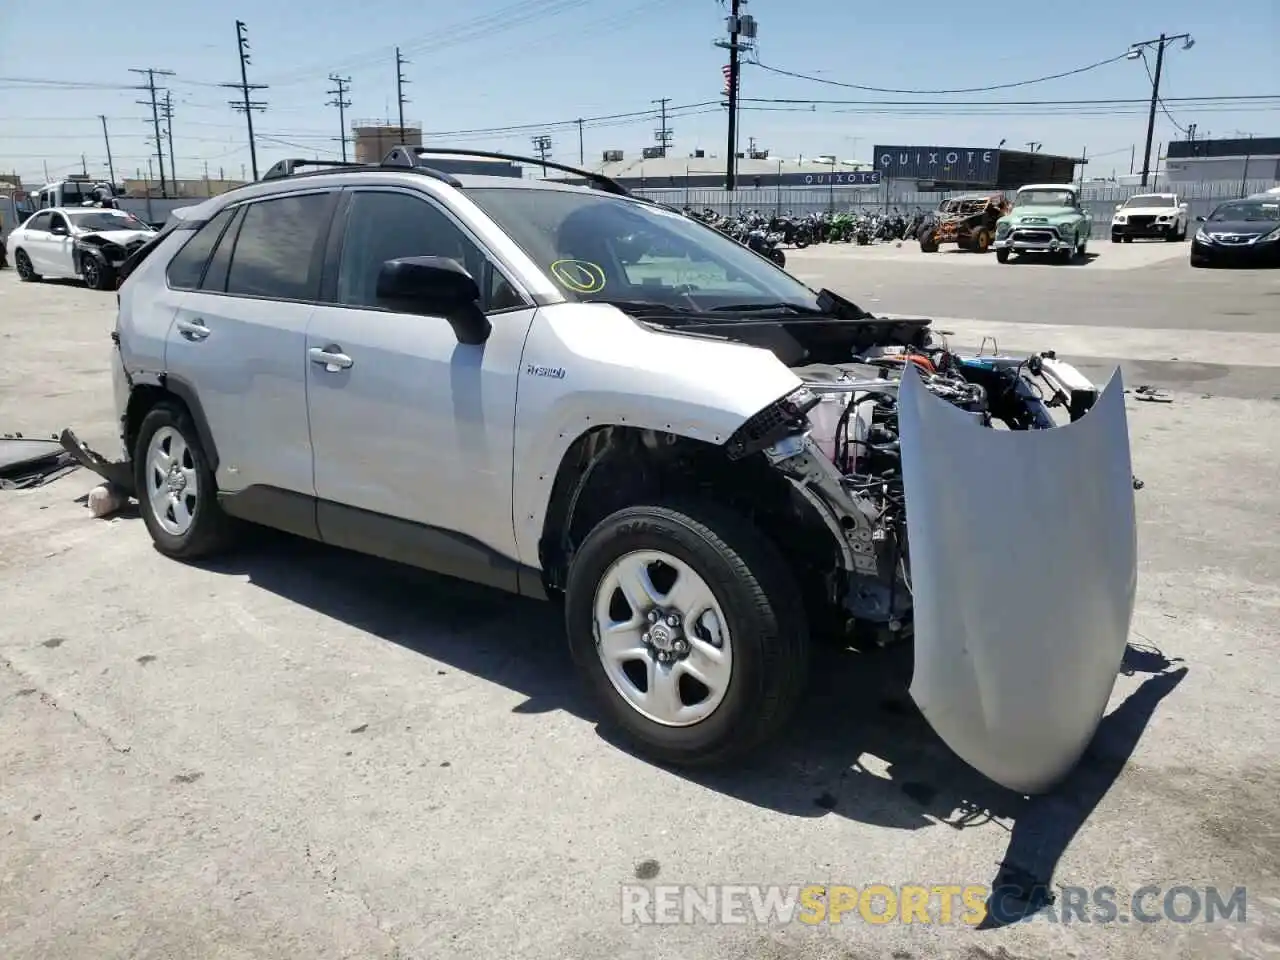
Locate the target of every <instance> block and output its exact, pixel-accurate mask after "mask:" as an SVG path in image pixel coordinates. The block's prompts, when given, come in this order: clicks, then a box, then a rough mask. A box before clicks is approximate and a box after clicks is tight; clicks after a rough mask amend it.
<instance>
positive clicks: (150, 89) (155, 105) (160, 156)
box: [129, 67, 173, 197]
mask: <svg viewBox="0 0 1280 960" xmlns="http://www.w3.org/2000/svg"><path fill="white" fill-rule="evenodd" d="M129 72H130V73H141V74H145V75H146V78H147V85H146V86H145V87H143V88H142V89H143V90H146V91H147V93H149V94H150V95H151V96H150V99H148V100H138V101H136V102H137V103H138V104H140V105H141V106H144V107H146V106H149V107H151V127H152V129H153V130H154V131H155V144H156V160H158V161H159V162H160V196H162V197H167V196H169V190H168V187H167V186H166V184H165V180H164V141H163V140H162V139H161V138H160V102H159V101H158V100H157V99H156V77H172V76H173V71H172V70H156V69H155V68H154V67H145V68H134V67H131V68H130V69H129Z"/></svg>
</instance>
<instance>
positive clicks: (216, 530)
mask: <svg viewBox="0 0 1280 960" xmlns="http://www.w3.org/2000/svg"><path fill="white" fill-rule="evenodd" d="M164 427H172V428H173V429H174V430H176V431H177V432H178V434H180V435H181V437H182V440H183V442H184V443H185V444H186V446H187V450H188V451H189V453H190V458H191V461H192V463H191V466H192V468H193V469H194V470H195V472H196V478H197V493H196V497H195V498H194V500H195V505H194V508H193V509H192V511H191V517H192V521H191V525H190V527H188V528H187V530H186V531H185V532H184V533H182V534H180V535H178V534H173V533H170V532H169V531H167V530H165V529H164V528H163V527H162V526H161V525H160V521H159V519H158V518H157V517H156V514H155V508H154V507H153V506H152V503H151V497H150V496H149V490H150V481H151V478H150V477H149V476H148V473H149V467H148V464H147V450H148V447H149V446H150V444H151V438H152V437H154V436H155V434H156V432H157V431H159V430H160V429H162V428H164ZM133 481H134V484H135V489H136V491H137V497H138V510H139V512H140V513H141V514H142V520H143V522H144V523H145V524H146V525H147V532H148V533H150V534H151V540H152V542H153V543H155V545H156V549H157V550H159V551H160V552H161V553H163V554H164V555H165V556H166V557H173V558H174V559H175V560H197V559H200V558H203V557H209V556H213V555H214V554H216V553H219V552H221V551H222V550H224V549H226V547H228V546H229V545H230V544H231V542H232V540H233V539H234V534H235V524H234V521H233V520H232V519H231V518H230V517H228V516H227V515H226V514H225V513H223V512H222V507H221V506H219V504H218V491H217V486H216V482H215V480H214V477H213V471H212V470H211V469H210V468H209V459H208V457H206V456H205V453H204V448H203V447H202V446H201V445H200V435H199V433H198V432H197V431H196V428H195V423H194V422H193V421H192V419H191V414H190V413H188V412H187V410H186V408H185V407H183V406H182V405H181V404H180V403H177V402H174V401H162V402H160V403H158V404H156V405H155V406H154V407H152V408H151V409H150V410H149V411H148V412H147V415H146V416H145V417H144V418H143V420H142V423H141V425H140V426H139V427H138V439H137V442H136V443H135V444H134V447H133Z"/></svg>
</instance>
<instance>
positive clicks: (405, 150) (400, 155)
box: [382, 146, 631, 197]
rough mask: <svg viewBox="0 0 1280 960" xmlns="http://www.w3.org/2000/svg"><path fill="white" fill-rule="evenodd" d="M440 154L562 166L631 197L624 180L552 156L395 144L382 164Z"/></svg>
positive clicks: (412, 163) (414, 162)
mask: <svg viewBox="0 0 1280 960" xmlns="http://www.w3.org/2000/svg"><path fill="white" fill-rule="evenodd" d="M431 156H440V157H478V158H481V159H485V160H507V161H510V162H513V163H527V164H530V165H531V166H535V167H550V168H551V169H553V170H560V171H563V172H564V173H572V174H575V175H577V176H579V177H582V178H583V179H584V180H586V181H587V182H588V183H590V184H591V185H592V186H594V187H596V188H597V189H598V190H603V191H604V192H606V193H613V194H617V195H618V196H620V197H629V196H631V193H630V192H629V191H628V190H627V188H626V187H624V186H623V185H622V184H620V183H618V182H617V181H616V180H613V179H611V178H610V177H606V176H605V175H604V174H603V173H594V172H592V171H590V170H583V169H581V168H580V167H571V166H568V165H566V164H563V163H556V162H555V161H553V160H543V159H541V158H540V157H522V156H520V155H518V154H514V153H494V152H492V151H490V150H455V149H453V148H452V147H409V146H402V147H396V148H395V149H394V150H392V151H391V152H390V153H389V154H387V156H386V159H385V160H383V161H382V164H383V166H398V167H417V168H418V169H422V167H424V166H427V164H424V163H422V160H423V158H424V157H431Z"/></svg>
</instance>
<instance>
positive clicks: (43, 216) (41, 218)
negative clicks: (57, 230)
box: [26, 213, 53, 233]
mask: <svg viewBox="0 0 1280 960" xmlns="http://www.w3.org/2000/svg"><path fill="white" fill-rule="evenodd" d="M52 220H53V214H52V213H37V214H36V215H35V216H34V217H32V218H31V220H30V222H29V223H28V224H27V226H26V229H28V230H43V231H44V232H46V233H47V232H48V231H49V223H50V222H51V221H52Z"/></svg>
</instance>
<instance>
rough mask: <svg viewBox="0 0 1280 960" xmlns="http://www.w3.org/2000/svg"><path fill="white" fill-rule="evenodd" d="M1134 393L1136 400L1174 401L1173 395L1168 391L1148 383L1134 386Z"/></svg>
mask: <svg viewBox="0 0 1280 960" xmlns="http://www.w3.org/2000/svg"><path fill="white" fill-rule="evenodd" d="M1133 394H1134V399H1135V400H1145V401H1146V402H1147V403H1173V397H1171V396H1169V394H1168V393H1167V392H1166V391H1164V390H1162V389H1160V388H1159V387H1153V386H1151V385H1150V384H1146V383H1144V384H1142V386H1140V387H1134V388H1133Z"/></svg>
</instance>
